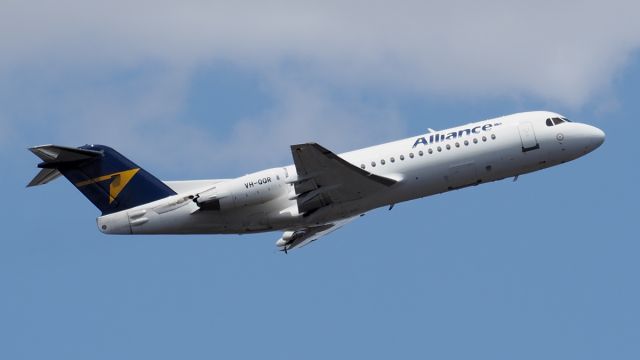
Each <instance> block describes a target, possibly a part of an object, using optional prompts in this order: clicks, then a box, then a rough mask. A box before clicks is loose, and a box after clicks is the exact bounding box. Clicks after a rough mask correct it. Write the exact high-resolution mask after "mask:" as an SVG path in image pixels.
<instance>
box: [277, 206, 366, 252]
mask: <svg viewBox="0 0 640 360" xmlns="http://www.w3.org/2000/svg"><path fill="white" fill-rule="evenodd" d="M363 215H364V214H362V215H358V216H354V217H350V218H347V219H342V220H338V221H335V222H333V223H329V224H324V225H318V226H313V227H307V228H300V229H296V230H288V231H285V232H284V233H283V234H282V237H281V238H280V239H278V241H276V245H277V246H278V247H279V248H280V250H281V251H284V252H285V253H286V252H287V251H289V250H292V249H296V248H301V247H303V246H305V245H308V244H310V243H311V242H313V241H316V240H318V239H319V238H321V237H323V236H325V235H327V234H329V233H331V232H333V231H335V230H338V229H339V228H341V227H343V226H344V225H346V224H348V223H350V222H352V221H353V220H355V219H357V218H359V217H361V216H363Z"/></svg>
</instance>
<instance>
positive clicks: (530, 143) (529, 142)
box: [518, 122, 540, 152]
mask: <svg viewBox="0 0 640 360" xmlns="http://www.w3.org/2000/svg"><path fill="white" fill-rule="evenodd" d="M518 131H519V132H520V140H521V141H522V152H527V151H531V150H536V149H539V148H540V144H538V139H537V138H536V133H535V132H534V131H533V125H531V123H530V122H522V123H520V124H518Z"/></svg>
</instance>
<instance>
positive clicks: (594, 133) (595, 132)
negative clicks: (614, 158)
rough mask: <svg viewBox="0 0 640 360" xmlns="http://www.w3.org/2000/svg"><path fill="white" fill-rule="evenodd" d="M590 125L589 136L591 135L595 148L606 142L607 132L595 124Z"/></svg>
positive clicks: (590, 138)
mask: <svg viewBox="0 0 640 360" xmlns="http://www.w3.org/2000/svg"><path fill="white" fill-rule="evenodd" d="M588 126H589V129H588V135H587V136H588V137H589V140H590V142H591V144H592V146H593V148H594V149H595V148H597V147H599V146H600V145H602V143H603V142H604V138H605V133H604V131H602V130H600V129H598V128H597V127H595V126H590V125H588Z"/></svg>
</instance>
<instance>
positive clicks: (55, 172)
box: [27, 145, 176, 215]
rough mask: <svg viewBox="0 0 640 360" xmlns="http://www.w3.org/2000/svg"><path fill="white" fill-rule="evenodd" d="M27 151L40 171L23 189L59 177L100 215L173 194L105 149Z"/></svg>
mask: <svg viewBox="0 0 640 360" xmlns="http://www.w3.org/2000/svg"><path fill="white" fill-rule="evenodd" d="M29 150H30V151H31V152H32V153H34V154H35V155H36V156H37V157H39V158H40V159H42V160H43V162H41V163H40V164H38V167H39V168H41V169H42V170H41V171H40V172H39V173H38V174H37V175H36V176H35V177H34V178H33V180H31V182H30V183H29V184H28V185H27V186H36V185H42V184H46V183H48V182H49V181H51V180H54V179H55V178H57V177H59V176H60V175H62V176H64V177H66V178H67V180H69V181H70V182H71V183H72V184H73V185H74V186H75V187H76V188H77V189H78V190H80V192H82V194H84V196H86V197H87V199H89V201H91V202H92V203H93V205H95V206H96V207H97V208H98V209H100V211H102V215H106V214H111V213H114V212H118V211H121V210H126V209H129V208H132V207H135V206H138V205H142V204H146V203H149V202H152V201H155V200H159V199H162V198H165V197H167V196H171V195H175V194H176V193H175V192H174V191H173V190H171V188H169V187H168V186H167V185H165V184H164V183H163V182H162V181H160V180H158V179H157V178H156V177H154V176H153V175H151V174H150V173H148V172H147V171H146V170H144V169H143V168H141V167H139V166H138V165H136V164H134V163H133V162H132V161H131V160H129V159H127V158H125V157H124V156H122V155H121V154H120V153H118V152H117V151H115V150H113V149H112V148H110V147H108V146H104V145H85V146H81V147H78V148H73V147H65V146H58V145H42V146H36V147H32V148H30V149H29Z"/></svg>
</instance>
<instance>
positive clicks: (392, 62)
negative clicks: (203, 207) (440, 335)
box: [0, 0, 640, 173]
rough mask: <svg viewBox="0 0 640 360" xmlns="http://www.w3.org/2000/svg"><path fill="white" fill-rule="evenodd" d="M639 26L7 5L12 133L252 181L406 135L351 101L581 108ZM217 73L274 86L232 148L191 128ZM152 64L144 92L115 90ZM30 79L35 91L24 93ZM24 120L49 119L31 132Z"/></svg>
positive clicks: (489, 9) (316, 6)
mask: <svg viewBox="0 0 640 360" xmlns="http://www.w3.org/2000/svg"><path fill="white" fill-rule="evenodd" d="M638 10H640V3H637V2H632V1H621V0H613V1H609V2H601V1H577V0H570V1H564V2H557V1H547V0H542V1H535V2H534V1H529V2H519V1H502V0H490V1H484V2H478V1H471V0H463V1H447V2H425V1H396V2H390V1H377V0H369V1H331V0H326V1H321V2H320V1H317V2H308V1H268V2H267V1H233V2H229V1H203V0H185V1H161V0H128V1H117V0H114V1H92V0H55V1H54V0H40V1H38V3H37V5H36V4H35V3H33V2H26V1H21V0H4V1H2V2H1V3H0V54H2V56H0V105H2V106H4V105H7V106H8V107H9V108H10V109H13V111H12V113H11V111H10V113H11V114H9V115H8V116H5V124H10V123H11V122H13V123H15V122H17V121H31V122H34V123H38V124H40V125H42V124H45V123H46V122H47V121H48V120H47V119H48V116H49V114H55V115H56V118H58V119H60V120H59V121H60V123H58V124H47V126H46V128H47V129H50V131H48V133H47V134H45V135H49V136H51V137H53V138H55V139H58V140H60V141H65V140H68V141H69V142H70V143H75V141H74V140H75V139H77V138H78V137H86V138H90V139H96V140H99V141H103V142H106V143H111V144H115V145H120V146H121V147H122V148H124V150H125V152H126V151H127V150H129V149H128V148H133V144H145V145H146V146H136V152H140V151H141V149H147V150H146V151H148V154H146V155H144V156H143V158H144V159H152V158H154V156H155V157H157V153H155V152H158V151H162V154H163V157H164V159H168V160H170V159H173V163H174V164H179V163H180V161H181V159H183V158H185V157H187V156H189V154H193V153H200V154H206V155H202V156H203V158H204V160H206V161H208V162H210V163H211V165H212V166H219V165H228V164H230V163H231V162H232V161H234V159H235V160H239V161H246V162H247V164H251V165H247V169H249V168H250V167H253V166H254V165H257V164H256V163H259V164H260V165H261V162H266V163H269V164H275V163H277V162H279V161H281V160H282V159H284V158H285V157H286V156H287V155H286V149H285V150H283V149H282V148H281V146H282V144H289V143H293V142H295V141H309V140H314V141H319V142H323V143H327V145H328V146H329V147H336V148H338V149H343V150H346V149H348V148H351V147H355V146H356V145H366V144H368V143H370V142H371V141H372V140H385V139H388V138H389V135H390V134H391V133H392V132H396V134H397V133H401V132H402V121H401V120H400V119H398V116H397V115H396V114H395V113H394V111H393V109H389V108H385V107H384V106H382V105H379V106H374V107H373V108H372V109H370V108H367V107H366V106H364V104H363V103H360V102H358V101H354V102H352V103H345V102H341V101H337V100H336V99H335V91H334V90H335V89H341V91H342V90H344V89H347V90H348V91H353V92H356V93H357V92H358V91H362V90H365V91H369V90H370V89H376V91H377V92H378V93H382V94H384V93H385V92H389V93H396V92H399V93H410V94H413V95H424V96H430V95H437V96H445V97H450V98H456V97H459V96H465V97H472V98H483V97H504V96H516V97H521V96H525V97H526V96H534V97H536V98H539V99H543V100H546V101H550V102H552V103H558V104H562V105H565V106H574V107H580V106H582V105H584V104H585V103H586V102H587V101H589V100H590V99H592V98H593V97H594V96H595V95H597V94H600V93H602V92H607V91H608V89H609V88H610V86H611V81H612V79H613V77H614V75H615V74H616V73H617V72H619V71H621V69H623V67H624V65H625V64H626V63H627V61H628V59H629V57H630V56H631V54H632V53H633V51H635V50H636V49H637V48H638V47H639V45H640V22H638V21H637V20H636V18H635V14H636V13H637V12H638ZM216 61H223V62H228V63H231V64H234V66H238V67H240V68H241V69H246V70H247V71H250V72H255V73H258V74H260V75H261V76H263V77H264V78H265V79H267V83H268V85H267V86H268V87H269V88H270V90H272V91H273V94H274V104H273V105H272V107H271V108H270V109H269V110H268V111H266V112H265V113H263V114H261V115H259V116H257V117H254V118H248V119H244V120H243V121H240V122H239V123H238V124H236V125H235V127H233V130H232V133H231V134H230V135H229V134H226V135H224V136H220V135H219V134H207V133H202V132H201V130H200V129H199V128H197V127H196V126H193V125H189V124H188V123H186V122H182V121H180V120H179V119H178V114H179V113H180V111H181V110H182V109H183V107H184V106H185V97H186V91H187V89H188V88H189V85H190V81H191V77H192V76H193V74H194V73H195V72H196V70H197V69H199V68H200V67H201V66H203V65H207V66H210V65H211V64H212V63H215V62H216ZM148 64H152V65H153V66H152V67H156V68H154V70H151V71H149V72H148V73H147V74H145V75H144V76H139V77H136V78H135V79H133V80H131V79H121V80H120V82H119V83H118V84H117V85H110V81H115V80H105V78H107V79H108V78H109V75H113V74H121V73H123V72H126V70H127V69H140V68H145V67H146V66H147V65H148ZM92 72H101V73H104V77H101V76H100V75H96V74H94V73H92ZM16 74H18V75H16ZM69 74H71V75H72V76H70V78H71V85H70V84H69V79H68V78H67V77H68V75H69ZM25 76H26V77H30V79H31V80H32V81H31V85H30V86H29V87H28V88H25V87H24V86H23V85H21V84H13V83H12V81H15V79H16V78H17V79H20V78H21V77H25ZM83 76H86V79H80V80H78V78H82V77H83ZM34 79H35V80H34ZM33 84H37V86H35V87H34V86H33ZM60 84H63V85H64V86H65V87H64V88H61V85H60ZM14 85H15V86H14ZM68 87H70V88H68ZM332 94H333V95H332ZM21 110H25V111H28V112H30V113H31V115H34V114H35V116H33V118H30V119H19V120H16V119H18V118H19V116H17V115H16V113H19V112H20V111H21ZM65 115H66V116H65ZM212 115H214V114H212ZM6 119H11V120H9V121H6ZM13 125H15V126H5V128H17V127H18V126H17V124H13ZM21 126H22V124H21ZM32 127H36V126H32ZM32 137H33V135H32ZM246 144H251V145H252V146H246ZM276 146H277V148H276ZM142 151H145V150H142ZM234 166H236V167H238V166H240V167H242V166H241V165H238V164H237V163H236V164H235V165H234ZM212 173H215V172H212Z"/></svg>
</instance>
